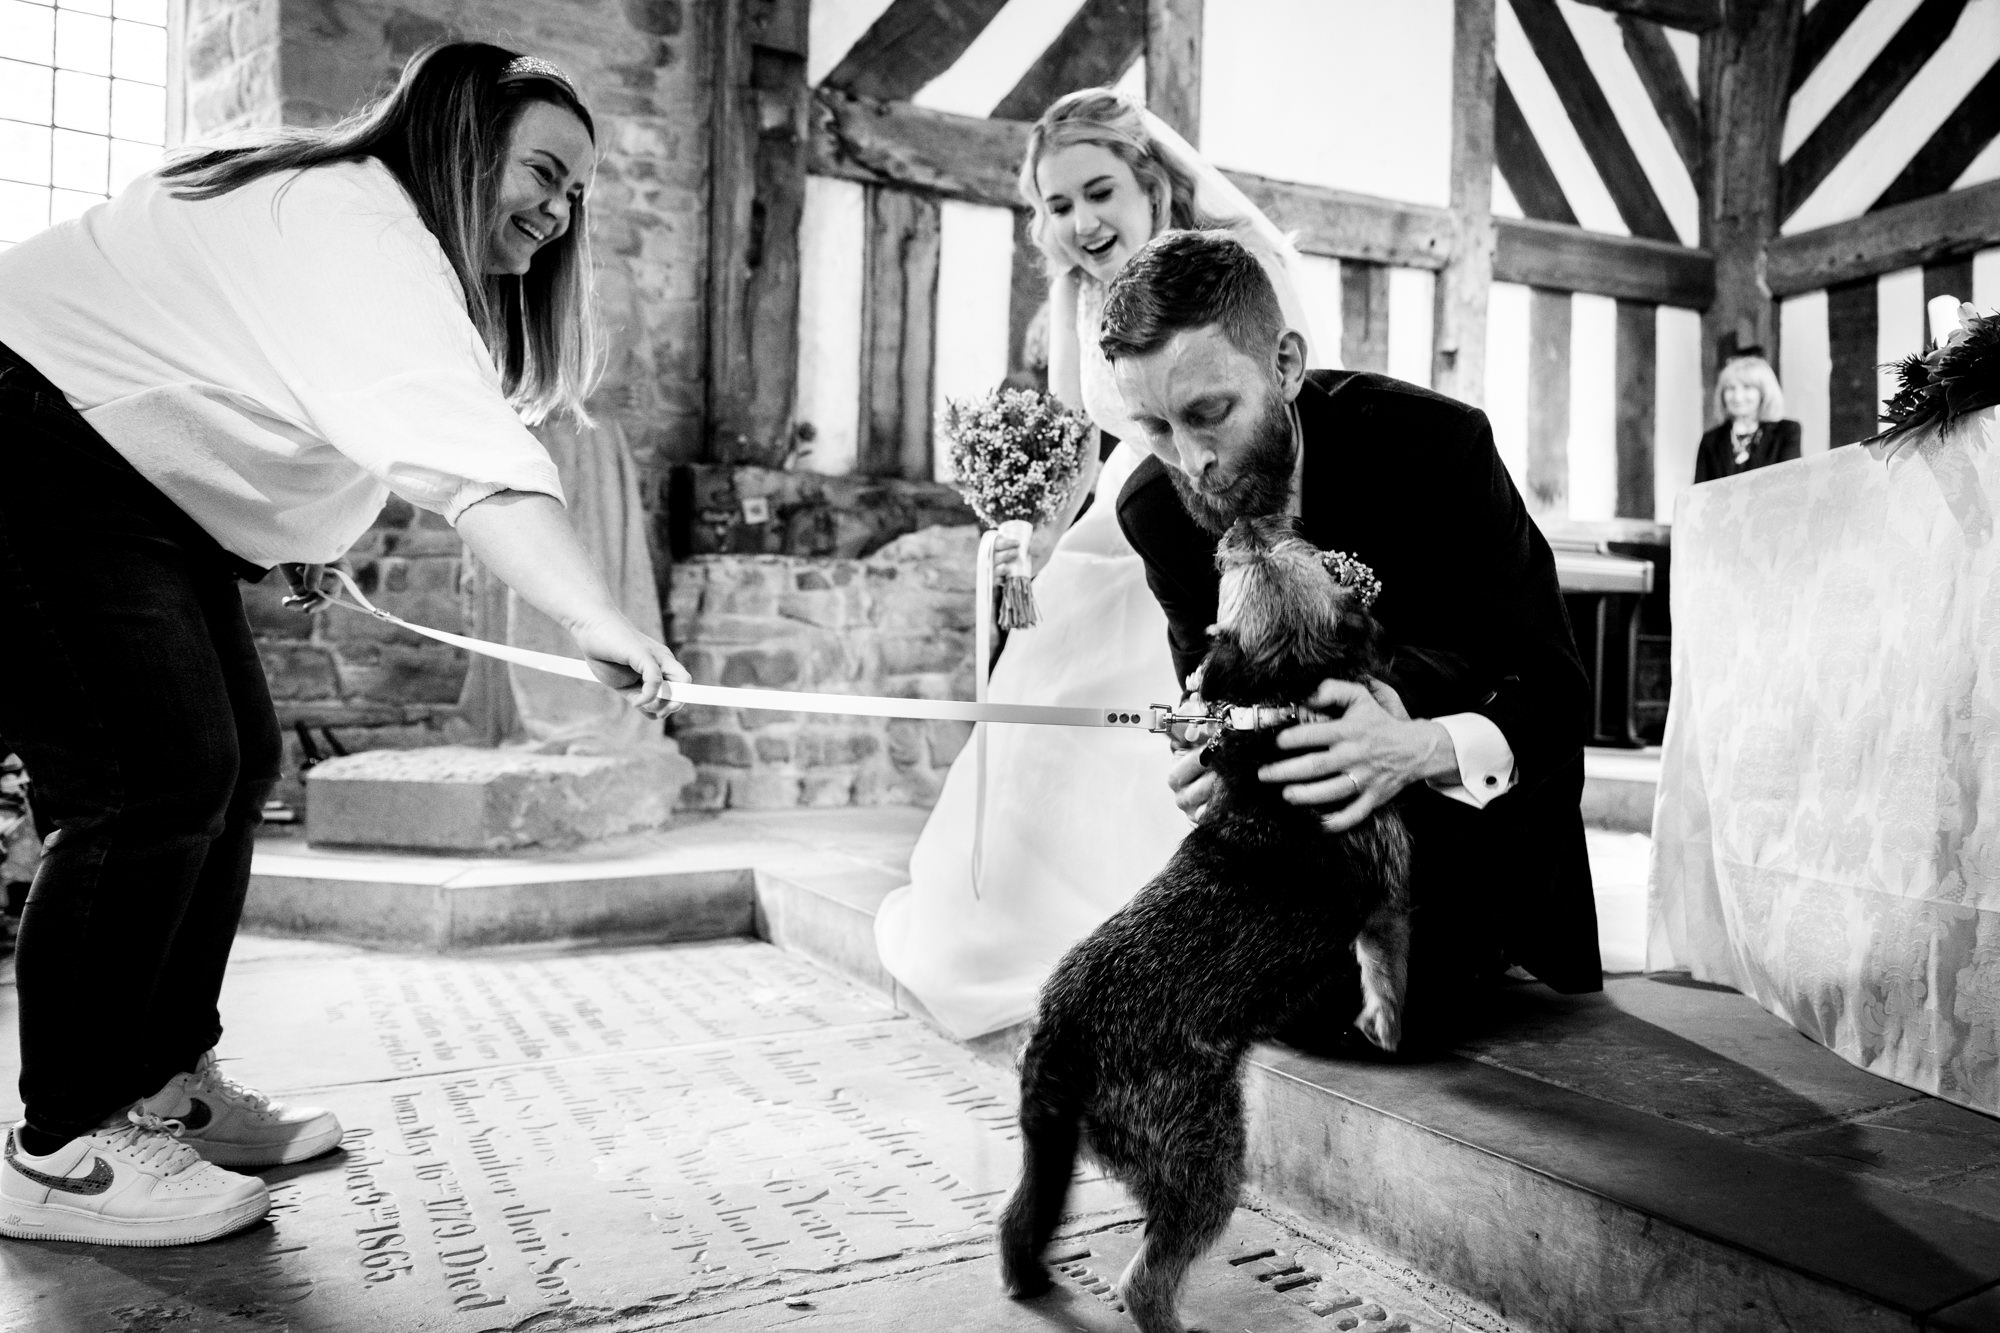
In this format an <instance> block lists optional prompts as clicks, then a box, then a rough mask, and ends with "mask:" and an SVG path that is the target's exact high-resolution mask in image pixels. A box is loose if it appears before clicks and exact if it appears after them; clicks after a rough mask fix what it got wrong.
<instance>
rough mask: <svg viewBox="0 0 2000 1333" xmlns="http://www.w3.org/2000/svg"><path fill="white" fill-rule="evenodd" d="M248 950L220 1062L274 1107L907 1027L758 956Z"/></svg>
mask: <svg viewBox="0 0 2000 1333" xmlns="http://www.w3.org/2000/svg"><path fill="white" fill-rule="evenodd" d="M239 948H248V949H250V950H251V951H252V956H251V958H250V959H249V960H247V961H244V962H241V963H239V964H237V965H235V966H232V967H231V969H230V972H229V977H228V980H227V981H226V982H225V983H224V985H223V992H222V1020H223V1024H224V1029H225V1032H224V1037H223V1043H222V1046H221V1047H220V1050H221V1052H222V1054H223V1056H224V1057H225V1058H226V1059H228V1061H229V1072H230V1073H232V1074H233V1075H235V1076H237V1077H239V1078H241V1079H242V1080H243V1081H244V1082H246V1083H249V1084H251V1085H252V1086H255V1087H259V1088H262V1089H264V1090H266V1091H284V1090H288V1089H295V1088H304V1087H318V1086H323V1085H327V1084H335V1083H355V1082H371V1081H377V1080H382V1079H390V1078H396V1077H399V1076H402V1075H408V1074H432V1073H443V1072H450V1071H457V1070H466V1069H478V1068H485V1067H489V1066H492V1065H498V1064H507V1063H512V1062H520V1061H531V1060H547V1059H562V1058H565V1057H571V1056H587V1055H601V1054H606V1053H611V1052H618V1051H642V1050H651V1049H657V1048H661V1047H669V1046H682V1045H687V1044H689V1043H693V1042H714V1041H723V1040H728V1039H731V1038H735V1037H746V1036H757V1035H762V1034H767V1033H777V1032H793V1031H805V1030H810V1029H817V1028H828V1027H838V1026H841V1025H844V1024H851V1023H865V1022H874V1021H879V1020H883V1019H889V1018H893V1017H895V1016H896V1015H895V1010H894V1009H893V1008H891V1006H890V1004H889V1002H888V1001H887V1000H886V999H885V998H884V997H882V996H880V995H879V994H876V993H873V992H870V991H868V990H865V989H863V988H862V987H860V986H857V985H855V984H854V983H853V982H850V981H847V980H845V979H843V978H840V977H837V976H834V975H833V974H831V973H829V972H827V971H825V970H824V969H822V968H820V967H818V966H817V965H815V964H813V963H811V962H808V961H807V960H805V959H802V958H798V957H794V956H793V955H790V954H787V953H784V952H783V951H781V950H778V949H774V948H772V947H771V946H769V945H767V944H762V943H759V942H758V941H755V940H722V941H717V942H715V943H712V944H706V945H676V946H666V947H661V946H655V947H650V948H627V949H602V950H592V951H560V950H539V951H533V952H526V951H524V952H504V953H491V954H478V955H469V956H465V957H460V958H441V957H435V956H430V955H414V956H413V955H408V954H393V953H376V952H369V951H364V950H359V949H354V948H351V947H347V946H340V945H324V944H314V945H304V944H299V943H295V942H285V941H254V942H253V940H251V939H245V940H244V941H242V942H241V943H240V944H239ZM258 950H263V951H264V952H262V953H258V952H256V951H258ZM0 1003H11V993H10V994H9V995H8V997H7V998H6V1000H5V1001H0ZM18 1058H19V1057H18V1053H17V1050H16V1047H15V1044H14V1042H13V1040H12V1038H11V1034H10V1036H9V1038H8V1040H7V1041H6V1043H5V1046H4V1048H0V1084H3V1085H0V1114H4V1115H5V1116H7V1117H8V1118H9V1119H10V1120H11V1119H12V1118H15V1117H18V1116H19V1115H20V1110H21V1108H20V1101H19V1098H18V1095H17V1092H16V1089H15V1079H16V1076H17V1074H18V1072H19V1069H18V1064H17V1061H18Z"/></svg>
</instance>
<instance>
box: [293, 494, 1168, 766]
mask: <svg viewBox="0 0 2000 1333" xmlns="http://www.w3.org/2000/svg"><path fill="white" fill-rule="evenodd" d="M988 536H989V539H990V536H991V534H988ZM982 552H983V553H984V554H983V557H982V558H983V559H984V560H985V567H986V568H987V569H989V570H990V568H991V564H992V561H991V553H990V551H987V550H986V548H985V547H984V545H982ZM327 572H328V573H330V574H332V575H333V576H334V577H335V578H337V579H338V580H340V584H341V586H342V587H343V588H344V589H346V593H347V595H346V597H341V596H339V595H337V594H336V595H334V596H333V597H331V598H330V599H329V600H330V601H331V603H332V605H334V606H338V607H342V608H343V609H345V610H349V611H357V612H360V613H361V614H363V615H368V616H373V617H374V618H375V619H377V620H381V621H386V622H387V623H389V624H391V625H395V626H397V627H398V628H401V629H406V630H409V631H410V632H411V633H412V634H421V635H423V636H424V637H425V638H427V639H436V640H437V641H438V642H439V643H448V644H451V645H452V646H453V647H456V648H463V649H465V650H466V651H467V652H471V653H477V654H479V655H480V656H482V657H491V658H495V659H497V660H499V661H502V662H512V663H514V664H515V665H516V666H524V667H528V668H530V669H532V670H535V671H546V672H549V673H551V674H552V675H557V676H568V677H569V678H570V679H571V680H584V681H589V682H590V683H592V684H594V685H596V684H602V683H603V682H601V681H599V680H598V679H597V676H596V675H595V674H594V673H593V672H592V671H591V669H590V664H589V663H588V662H585V661H584V660H583V659H582V658H580V657H563V656H561V655H560V654H557V653H543V652H536V651H535V650H534V649H532V648H516V647H514V646H513V645H511V644H505V643H493V642H490V641H489V640H486V639H475V638H472V637H470V636H468V635H464V634H450V633H447V632H446V631H444V630H441V629H432V628H431V627H430V626H428V625H419V624H416V623H414V622H412V621H408V620H405V619H403V618H402V617H401V616H398V615H395V614H393V613H392V612H388V611H384V610H383V609H382V608H381V607H379V606H376V605H375V604H374V603H373V602H371V601H369V600H368V598H367V596H366V595H365V594H363V593H362V591H361V588H360V586H359V585H358V584H356V583H355V581H354V578H353V576H352V575H350V574H349V573H348V572H347V571H346V570H344V569H341V568H338V567H337V566H329V567H328V570H327ZM991 588H992V584H991V582H990V575H989V581H988V582H987V583H986V589H987V596H986V598H985V601H986V606H987V609H986V610H985V611H984V612H983V613H982V614H981V616H980V617H979V636H982V641H983V643H984V644H985V645H987V649H984V650H982V655H981V657H980V665H979V667H978V670H977V672H976V675H977V678H978V682H979V690H978V698H977V699H976V700H975V701H974V702H971V703H968V702H966V701H965V700H962V699H889V698H884V697H881V696H878V695H871V694H821V693H812V692H808V691H804V690H753V689H746V688H744V687H742V686H736V685H690V684H684V683H682V682H680V681H668V682H667V683H666V684H665V686H664V690H665V693H666V694H667V697H668V698H670V699H672V700H673V701H674V702H676V703H689V704H706V705H709V706H711V707H716V708H765V709H775V710H778V711H781V712H788V713H840V714H846V715H848V716H853V717H908V718H918V719H921V720H924V721H933V722H974V723H977V722H1011V723H1021V724H1031V725H1036V726H1045V727H1046V726H1057V727H1113V728H1116V729H1118V730H1121V731H1155V732H1158V731H1165V730H1166V728H1167V726H1168V725H1170V724H1171V723H1173V722H1177V721H1196V720H1202V719H1197V718H1193V717H1186V716H1182V715H1179V714H1176V713H1175V712H1174V711H1173V709H1172V708H1171V707H1170V706H1168V705H1165V704H1150V705H1145V706H1136V705H1117V706H1111V707H1102V708H1097V707H1085V706H1072V707H1065V706H1060V705H1053V704H996V703H988V702H986V699H985V693H986V671H985V665H984V664H985V661H986V659H987V656H989V655H990V652H989V651H988V650H990V646H991V643H992V630H991V627H990V623H989V622H990V621H991V619H992V611H991V609H990V608H991V604H992V597H991Z"/></svg>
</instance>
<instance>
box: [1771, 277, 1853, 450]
mask: <svg viewBox="0 0 2000 1333" xmlns="http://www.w3.org/2000/svg"><path fill="white" fill-rule="evenodd" d="M1832 375H1833V356H1832V354H1831V352H1830V351H1829V349H1828V346H1827V338H1826V293H1825V292H1807V293H1806V294H1805V295H1804V296H1794V297H1791V298H1789V299H1788V300H1786V301H1783V302H1781V303H1780V304H1779V307H1778V382H1779V383H1780V384H1783V385H1784V386H1785V415H1786V416H1788V417H1790V418H1792V420H1794V421H1796V422H1798V423H1799V451H1800V452H1801V453H1803V454H1805V455H1806V456H1808V457H1810V456H1811V455H1813V454H1818V453H1825V452H1826V448H1827V443H1828V442H1827V434H1828V431H1829V425H1828V422H1829V401H1830V398H1829V394H1828V386H1829V382H1830V380H1831V377H1832ZM1841 443H1843V444H1845V443H1847V441H1845V440H1843V441H1842V442H1841Z"/></svg>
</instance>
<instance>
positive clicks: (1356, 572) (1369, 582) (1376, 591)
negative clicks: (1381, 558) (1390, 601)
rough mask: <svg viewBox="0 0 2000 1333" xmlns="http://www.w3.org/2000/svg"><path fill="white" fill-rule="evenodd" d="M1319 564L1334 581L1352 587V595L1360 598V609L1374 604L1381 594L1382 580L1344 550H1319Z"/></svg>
mask: <svg viewBox="0 0 2000 1333" xmlns="http://www.w3.org/2000/svg"><path fill="white" fill-rule="evenodd" d="M1319 562H1320V564H1322V565H1324V566H1325V567H1326V572H1327V573H1329V574H1331V575H1333V581H1334V582H1335V583H1339V584H1344V585H1345V586H1347V587H1349V588H1352V589H1354V595H1355V596H1356V597H1358V598H1359V599H1360V600H1361V609H1362V610H1363V611H1366V610H1368V609H1369V608H1370V607H1372V606H1374V605H1375V599H1376V598H1377V597H1380V596H1381V595H1382V580H1380V579H1378V578H1376V577H1375V571H1374V570H1372V569H1370V568H1368V566H1366V565H1364V564H1362V563H1361V562H1360V561H1359V560H1356V559H1355V558H1354V557H1353V556H1351V555H1349V554H1348V553H1347V552H1345V551H1321V552H1320V553H1319Z"/></svg>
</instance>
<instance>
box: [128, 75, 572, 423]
mask: <svg viewBox="0 0 2000 1333" xmlns="http://www.w3.org/2000/svg"><path fill="white" fill-rule="evenodd" d="M553 71H554V67H553V66H550V65H548V64H546V63H545V62H540V61H527V60H522V59H520V57H519V55H518V53H516V52H514V51H509V50H507V49H506V48H505V47H500V46H493V45H491V44H489V43H486V42H442V43H437V44H434V45H432V46H429V47H426V48H425V49H424V50H422V51H419V52H418V53H417V54H416V55H414V56H412V57H411V58H410V62H409V63H408V64H407V65H405V66H404V67H403V75H402V77H401V78H400V79H398V80H397V82H396V86H395V87H394V88H393V89H391V90H390V91H389V92H388V93H387V94H386V95H384V96H383V97H381V98H380V99H379V100H377V101H375V102H373V103H371V104H369V105H367V106H364V107H362V108H361V109H360V110H358V111H356V112H355V113H354V114H353V115H351V116H349V117H348V118H347V119H345V120H343V121H341V122H340V123H339V124H337V125H332V126H329V127H327V128H325V129H286V130H278V131H275V132H272V133H267V134H263V135H259V136H257V137H256V138H254V139H252V140H250V141H249V142H246V143H240V144H233V145H229V146H226V147H219V148H198V149H194V150H191V151H189V152H186V153H183V154H181V155H180V156H179V157H177V158H176V159H175V160H174V161H173V162H172V164H171V165H169V166H167V167H166V168H165V169H163V170H162V171H161V173H160V175H161V176H162V177H163V178H165V179H167V180H170V181H174V182H177V185H176V188H175V190H174V194H175V196H176V197H178V198H182V199H213V198H214V197H216V196H217V195H221V194H227V193H229V192H230V191H231V190H234V189H236V188H237V187H238V186H242V185H247V184H249V183H250V182H251V181H254V180H258V179H260V178H261V177H264V176H269V175H272V174H273V173H276V172H284V171H296V170H298V169H300V168H305V167H317V166H323V165H325V164H327V163H331V162H357V161H361V160H363V159H366V158H375V159H376V160H378V161H380V162H381V163H382V165H383V166H385V167H387V168H388V170H389V172H390V174H391V175H393V176H395V178H396V179H397V181H398V182H400V183H401V185H402V187H403V189H404V190H405V191H406V192H408V194H409V196H410V199H411V201H412V202H413V203H415V205H416V209H417V216H418V217H419V218H421V219H422V220H423V223H424V226H425V227H426V228H428V229H429V231H430V233H431V235H432V236H434V237H436V238H437V243H438V245H439V247H440V248H442V249H443V251H444V256H445V259H446V260H447V261H448V262H449V263H450V264H451V269H452V272H453V273H455V274H456V275H457V276H458V282H459V286H460V288H461V289H462V290H463V292H464V295H465V307H466V313H467V314H468V315H470V316H471V318H472V323H473V326H474V327H475V328H477V329H478V330H479V334H480V337H481V338H482V339H483V340H484V341H485V343H486V348H487V350H488V352H490V353H491V354H492V357H493V360H494V363H495V365H496V366H497V367H498V368H499V371H500V377H501V384H502V386H503V387H504V388H505V391H506V394H507V398H508V401H509V402H510V403H512V404H513V406H514V408H515V409H516V410H517V411H519V412H520V413H521V415H522V417H523V418H525V419H526V420H527V421H528V422H530V423H531V424H532V423H534V422H538V421H540V420H542V419H543V418H544V417H546V416H547V415H548V414H549V413H550V412H552V411H557V410H561V411H566V412H568V413H569V415H570V416H572V417H573V418H575V419H576V420H577V421H578V422H580V423H582V424H585V425H588V424H589V422H590V418H589V416H588V415H587V414H586V413H585V411H584V406H583V401H584V398H585V397H586V396H587V395H588V394H589V393H590V390H591V388H592V386H593V384H594V382H595V380H596V377H597V375H598V373H599V371H600V369H601V366H600V363H599V357H598V347H597V333H596V321H595V319H594V318H593V317H592V309H591V306H592V292H591V259H590V239H589V237H590V227H589V217H588V215H587V214H586V212H585V208H584V201H583V200H582V199H578V200H577V201H576V203H575V204H574V205H573V207H572V209H571V213H570V224H569V228H568V230H567V231H565V232H564V233H563V234H562V235H561V236H559V237H557V238H556V239H555V240H553V241H550V242H549V243H548V244H547V245H544V246H543V247H541V249H540V250H538V251H537V252H536V254H535V258H534V263H533V264H532V265H531V266H530V267H529V269H528V272H527V273H526V274H525V275H520V276H516V275H514V274H511V273H487V272H486V271H485V269H486V251H487V246H488V245H489V244H490V243H491V237H492V235H493V230H494V227H495V225H496V222H497V214H498V212H499V207H500V183H501V177H502V175H503V174H504V170H505V167H504V160H505V158H506V153H507V142H508V136H509V135H510V134H511V133H512V131H513V127H514V122H515V121H516V120H517V119H519V118H520V115H521V112H522V111H523V110H525V109H526V108H527V106H528V105H529V103H531V102H547V103H550V104H551V105H554V106H558V107H562V108H564V109H565V110H568V111H570V112H572V113H573V114H574V115H575V116H576V117H577V119H578V120H580V121H582V122H583V127H584V129H585V131H586V132H588V133H589V134H590V136H591V139H592V140H593V141H595V139H596V137H597V129H596V126H595V124H594V123H593V122H592V120H591V118H590V112H589V110H588V109H587V108H586V107H585V106H584V104H583V101H582V99H581V98H580V97H579V96H578V95H577V92H576V89H575V88H573V87H571V86H570V84H569V82H568V80H567V79H565V78H563V77H561V76H560V75H558V74H556V73H555V72H553Z"/></svg>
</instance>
